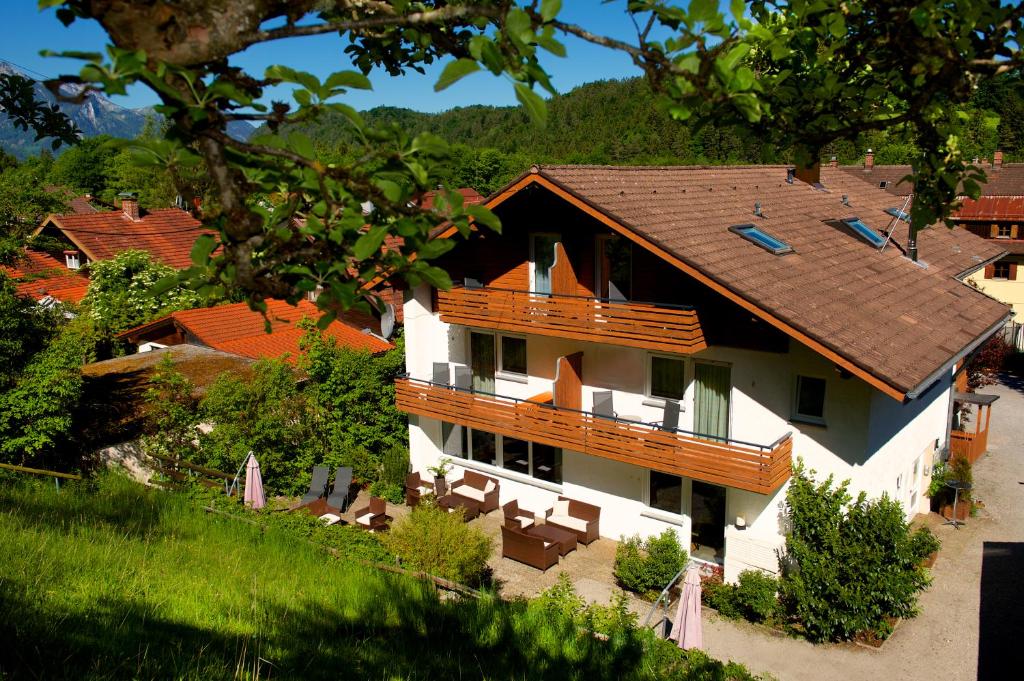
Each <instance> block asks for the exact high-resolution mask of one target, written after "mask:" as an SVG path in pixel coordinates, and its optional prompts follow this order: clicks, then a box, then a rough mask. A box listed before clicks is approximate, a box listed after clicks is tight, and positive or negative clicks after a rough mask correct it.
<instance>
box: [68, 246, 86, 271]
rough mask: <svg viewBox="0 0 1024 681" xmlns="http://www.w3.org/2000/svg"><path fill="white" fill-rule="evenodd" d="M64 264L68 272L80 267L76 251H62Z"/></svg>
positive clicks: (80, 263)
mask: <svg viewBox="0 0 1024 681" xmlns="http://www.w3.org/2000/svg"><path fill="white" fill-rule="evenodd" d="M64 264H65V265H67V266H68V269H69V270H77V269H78V268H79V267H81V266H82V262H81V259H80V258H79V254H78V251H64Z"/></svg>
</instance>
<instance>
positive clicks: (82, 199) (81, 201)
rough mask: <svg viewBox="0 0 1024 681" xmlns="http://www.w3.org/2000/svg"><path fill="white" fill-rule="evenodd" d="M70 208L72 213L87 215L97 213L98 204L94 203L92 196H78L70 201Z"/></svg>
mask: <svg viewBox="0 0 1024 681" xmlns="http://www.w3.org/2000/svg"><path fill="white" fill-rule="evenodd" d="M68 208H70V209H71V212H72V213H85V214H86V215H88V214H91V213H95V212H96V206H94V205H92V197H90V196H88V195H85V196H76V197H75V198H73V199H71V200H70V201H68Z"/></svg>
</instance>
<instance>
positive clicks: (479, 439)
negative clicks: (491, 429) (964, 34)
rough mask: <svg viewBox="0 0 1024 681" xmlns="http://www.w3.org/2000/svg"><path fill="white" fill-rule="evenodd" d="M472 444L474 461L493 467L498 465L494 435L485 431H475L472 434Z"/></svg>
mask: <svg viewBox="0 0 1024 681" xmlns="http://www.w3.org/2000/svg"><path fill="white" fill-rule="evenodd" d="M470 442H471V443H472V449H471V451H472V452H473V456H472V459H473V461H479V462H480V463H487V464H490V465H492V466H495V465H497V463H498V456H497V448H496V446H495V442H494V433H488V432H486V431H483V430H474V431H472V433H471V436H470Z"/></svg>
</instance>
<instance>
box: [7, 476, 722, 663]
mask: <svg viewBox="0 0 1024 681" xmlns="http://www.w3.org/2000/svg"><path fill="white" fill-rule="evenodd" d="M0 641H2V642H3V643H2V644H0V679H3V678H45V679H51V678H96V679H99V678H117V679H150V678H160V679H177V678H189V679H223V678H271V679H273V678H282V679H284V678H295V679H321V678H323V679H334V680H337V679H342V680H344V679H458V678H466V679H470V678H489V679H598V678H607V679H655V678H657V679H672V678H675V679H696V678H700V679H724V678H734V677H737V678H739V677H741V675H742V672H741V670H734V669H732V668H731V667H730V668H728V670H726V668H724V667H723V666H722V665H720V664H719V663H717V662H714V661H710V660H708V659H707V658H705V657H704V656H700V655H697V656H691V657H690V659H689V660H687V658H685V657H683V656H682V655H681V654H679V653H678V652H677V651H676V650H675V649H674V648H672V647H671V646H669V645H666V644H664V643H663V642H656V641H655V640H654V639H653V638H651V637H650V636H648V635H646V634H643V633H640V632H636V631H635V630H631V631H629V632H625V633H622V634H619V635H615V636H613V637H612V638H611V640H609V641H607V642H605V641H600V640H597V639H595V638H594V637H592V636H590V635H588V634H587V633H586V632H584V631H582V630H581V629H580V628H579V627H578V626H577V625H576V624H574V623H572V622H571V621H568V620H566V619H564V618H560V617H557V616H552V615H550V614H549V613H547V612H544V611H542V610H540V609H539V608H537V607H535V606H531V605H529V604H527V603H525V602H522V601H516V602H511V603H509V602H504V601H501V600H499V599H497V598H494V597H485V598H482V599H480V600H462V599H454V598H441V599H439V598H438V595H437V593H436V592H435V591H434V589H433V588H432V587H429V586H427V585H425V584H423V583H421V582H418V581H415V580H412V579H409V578H405V577H402V576H393V575H388V574H384V573H379V572H377V571H375V570H372V569H370V568H366V567H361V566H358V565H354V564H349V563H345V562H343V561H339V560H336V559H334V558H331V557H330V556H328V555H327V554H325V553H324V552H322V551H320V550H318V549H316V548H315V547H313V546H311V545H309V544H308V543H305V542H303V541H301V540H299V539H297V538H296V537H294V536H292V535H290V534H289V533H288V532H287V531H284V530H273V529H272V530H268V531H267V532H266V533H265V534H261V532H260V530H259V529H258V528H256V527H253V526H251V525H248V524H245V523H240V522H237V521H234V520H231V519H227V518H219V517H217V516H209V515H207V514H205V513H203V512H202V511H201V510H199V509H198V508H197V507H196V506H195V505H194V502H193V501H192V500H190V499H189V498H188V497H186V496H182V495H175V494H171V493H166V492H156V491H151V490H146V489H144V488H142V487H140V486H138V485H136V484H134V483H132V482H130V481H128V480H125V479H123V478H120V477H118V476H114V475H110V476H104V477H101V478H100V479H99V480H98V481H96V482H86V483H80V484H76V485H67V486H65V487H64V488H63V489H62V490H61V491H60V492H56V491H55V490H54V489H53V487H52V485H48V484H41V483H39V484H34V483H26V482H20V481H15V480H13V479H12V478H3V479H0Z"/></svg>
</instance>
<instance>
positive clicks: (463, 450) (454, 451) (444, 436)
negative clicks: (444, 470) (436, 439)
mask: <svg viewBox="0 0 1024 681" xmlns="http://www.w3.org/2000/svg"><path fill="white" fill-rule="evenodd" d="M441 443H442V444H441V450H442V451H443V452H444V453H445V455H447V456H457V457H459V458H460V459H467V458H469V430H468V429H466V428H463V427H462V426H459V425H456V424H454V423H448V422H446V421H442V422H441Z"/></svg>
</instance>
